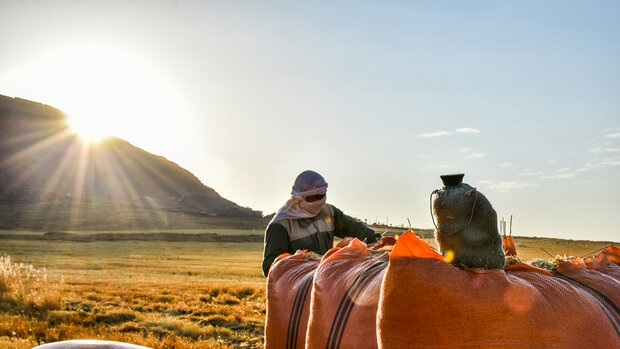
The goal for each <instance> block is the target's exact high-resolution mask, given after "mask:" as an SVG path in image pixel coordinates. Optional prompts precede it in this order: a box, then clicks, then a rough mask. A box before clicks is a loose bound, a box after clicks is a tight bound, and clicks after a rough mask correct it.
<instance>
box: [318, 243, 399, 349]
mask: <svg viewBox="0 0 620 349" xmlns="http://www.w3.org/2000/svg"><path fill="white" fill-rule="evenodd" d="M387 265H388V254H387V253H383V254H379V255H377V257H374V256H371V255H370V254H369V249H368V247H367V245H366V244H364V243H363V242H361V241H360V240H358V239H352V240H351V241H349V243H348V245H346V246H345V247H334V248H333V249H331V250H329V251H328V252H327V253H326V254H325V256H324V257H323V259H322V260H321V263H320V265H319V267H318V269H317V271H316V275H315V277H314V286H313V288H312V300H311V313H310V322H309V325H308V332H307V335H306V348H309V349H313V348H321V349H324V348H327V349H330V348H333V349H336V348H339V349H346V348H351V349H358V348H364V349H371V348H376V347H377V337H376V314H377V305H378V301H379V292H380V289H381V283H382V281H383V276H384V275H385V270H386V267H387Z"/></svg>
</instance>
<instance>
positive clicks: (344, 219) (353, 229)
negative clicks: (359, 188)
mask: <svg viewBox="0 0 620 349" xmlns="http://www.w3.org/2000/svg"><path fill="white" fill-rule="evenodd" d="M332 207H333V208H334V223H335V224H336V231H335V235H336V236H337V237H339V238H345V237H347V236H351V237H356V238H358V239H360V240H361V241H363V242H365V243H367V244H369V243H373V242H377V241H378V240H379V239H380V235H379V234H377V233H375V231H374V230H373V229H371V228H369V227H368V226H366V224H364V223H362V221H360V220H359V219H356V218H353V217H351V216H347V215H346V214H344V213H342V211H341V210H339V209H338V208H336V207H334V206H333V205H332Z"/></svg>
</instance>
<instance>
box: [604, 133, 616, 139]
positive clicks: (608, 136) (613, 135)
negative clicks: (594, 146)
mask: <svg viewBox="0 0 620 349" xmlns="http://www.w3.org/2000/svg"><path fill="white" fill-rule="evenodd" d="M603 137H605V138H620V132H615V133H610V134H606V135H604V136H603Z"/></svg>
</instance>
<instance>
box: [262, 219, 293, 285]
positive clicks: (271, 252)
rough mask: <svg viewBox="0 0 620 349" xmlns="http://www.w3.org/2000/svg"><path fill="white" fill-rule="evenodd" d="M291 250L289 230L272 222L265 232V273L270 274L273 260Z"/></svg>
mask: <svg viewBox="0 0 620 349" xmlns="http://www.w3.org/2000/svg"><path fill="white" fill-rule="evenodd" d="M287 252H289V241H288V232H287V231H286V229H285V228H284V227H283V226H282V225H280V224H277V223H273V224H270V225H269V227H267V231H266V232H265V247H264V250H263V274H264V275H265V276H267V274H269V268H271V264H272V263H273V261H274V260H275V259H276V258H277V257H278V256H279V255H281V254H282V253H287Z"/></svg>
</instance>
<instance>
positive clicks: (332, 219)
mask: <svg viewBox="0 0 620 349" xmlns="http://www.w3.org/2000/svg"><path fill="white" fill-rule="evenodd" d="M376 235H378V234H376V233H375V231H374V230H372V229H370V228H368V227H367V226H366V225H365V224H364V223H362V222H361V221H359V220H357V219H355V218H353V217H350V216H347V215H345V214H344V213H342V211H340V210H339V209H337V208H336V207H335V206H333V205H330V204H325V206H324V207H323V209H321V212H319V214H317V215H316V216H315V217H312V218H303V219H284V220H281V221H272V222H271V223H269V225H268V226H267V229H266V231H265V248H264V252H263V273H264V274H265V276H267V274H268V273H269V268H270V267H271V264H272V263H273V261H274V260H275V259H276V257H278V256H279V255H281V254H282V253H291V254H293V253H295V251H297V250H308V251H312V252H316V253H320V254H325V252H327V251H328V250H329V249H331V248H332V247H333V246H334V236H337V237H339V238H344V237H347V236H351V237H356V238H358V239H360V240H362V241H364V242H366V243H372V242H376V241H377V236H376Z"/></svg>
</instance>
